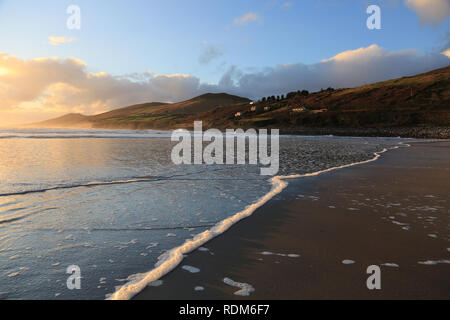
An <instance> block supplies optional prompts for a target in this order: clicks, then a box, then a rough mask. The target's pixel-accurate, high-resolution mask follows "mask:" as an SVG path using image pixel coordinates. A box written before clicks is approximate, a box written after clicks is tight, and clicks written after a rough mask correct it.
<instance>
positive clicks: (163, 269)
mask: <svg viewBox="0 0 450 320" xmlns="http://www.w3.org/2000/svg"><path fill="white" fill-rule="evenodd" d="M403 146H406V147H408V146H409V145H406V144H403ZM398 148H399V147H398V146H396V147H393V148H392V149H398ZM387 151H388V149H386V148H385V149H383V150H382V151H379V152H375V153H374V155H375V157H374V158H372V159H369V160H365V161H361V162H355V163H350V164H346V165H342V166H338V167H332V168H328V169H325V170H321V171H316V172H312V173H307V174H296V175H289V176H275V177H273V178H271V179H270V182H271V184H272V188H271V190H270V191H269V192H268V193H267V194H266V195H264V196H262V197H261V198H260V199H259V200H258V201H256V202H255V203H253V204H251V205H249V206H247V207H246V208H245V209H244V210H242V211H240V212H238V213H236V214H235V215H233V216H231V217H229V218H226V219H224V220H222V221H221V222H219V223H217V224H216V225H215V226H214V227H212V228H211V229H209V230H207V231H204V232H203V233H200V234H198V235H196V236H195V237H194V238H192V239H188V240H186V241H185V242H184V244H182V245H181V246H179V247H176V248H173V249H171V250H170V251H167V252H165V253H164V254H162V255H161V256H160V257H159V258H158V262H157V263H156V265H155V268H154V269H152V270H150V271H149V272H147V273H143V274H138V275H135V276H133V277H132V279H133V280H131V281H130V282H128V283H127V284H125V285H123V286H121V287H118V289H117V290H116V291H115V292H114V293H113V294H108V295H107V299H108V300H129V299H131V298H133V297H134V296H135V295H136V294H138V293H139V292H141V291H142V290H143V289H144V288H146V287H147V285H148V284H149V283H152V282H154V281H157V280H159V279H160V278H162V277H163V276H165V275H166V274H168V273H169V272H170V271H172V270H173V269H175V268H176V267H177V266H178V265H179V264H180V263H181V262H182V261H183V259H184V257H185V255H186V254H188V253H191V252H192V251H194V250H196V249H197V248H199V247H201V246H203V245H205V244H206V243H207V242H209V241H211V240H212V239H214V238H215V237H217V236H219V235H221V234H222V233H224V232H226V231H227V230H228V229H230V228H231V226H233V225H234V224H236V223H237V222H239V221H241V220H242V219H245V218H247V217H249V216H251V215H252V214H253V212H255V210H256V209H258V208H260V207H262V206H263V205H264V204H265V203H267V202H268V201H269V200H270V199H272V198H273V197H275V196H276V195H278V194H279V193H281V192H282V191H283V190H284V189H285V188H286V187H287V186H288V182H287V181H286V180H289V179H298V178H304V177H313V176H318V175H320V174H322V173H326V172H331V171H334V170H337V169H343V168H348V167H352V166H355V165H360V164H366V163H370V162H373V161H376V160H378V159H379V158H380V157H381V154H382V153H385V152H387Z"/></svg>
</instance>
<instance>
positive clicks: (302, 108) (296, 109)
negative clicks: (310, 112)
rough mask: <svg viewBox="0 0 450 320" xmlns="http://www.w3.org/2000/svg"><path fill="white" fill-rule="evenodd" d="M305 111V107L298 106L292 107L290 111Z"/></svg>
mask: <svg viewBox="0 0 450 320" xmlns="http://www.w3.org/2000/svg"><path fill="white" fill-rule="evenodd" d="M305 111H306V108H305V107H299V108H294V109H292V112H294V113H301V112H305Z"/></svg>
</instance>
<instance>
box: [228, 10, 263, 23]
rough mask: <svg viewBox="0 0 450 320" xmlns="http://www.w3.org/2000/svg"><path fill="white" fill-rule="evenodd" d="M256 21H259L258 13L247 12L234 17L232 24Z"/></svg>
mask: <svg viewBox="0 0 450 320" xmlns="http://www.w3.org/2000/svg"><path fill="white" fill-rule="evenodd" d="M257 21H261V18H260V16H259V14H257V13H255V12H249V13H246V14H244V15H243V16H242V17H239V18H236V19H234V24H236V25H241V26H243V25H247V24H249V23H250V22H257Z"/></svg>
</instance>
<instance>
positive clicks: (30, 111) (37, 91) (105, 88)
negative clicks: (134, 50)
mask: <svg viewBox="0 0 450 320" xmlns="http://www.w3.org/2000/svg"><path fill="white" fill-rule="evenodd" d="M0 70H3V71H2V72H1V74H0V101H1V103H0V121H1V122H7V120H8V122H16V123H17V122H26V121H36V120H41V119H46V118H49V117H51V116H56V115H61V114H65V113H69V112H79V113H85V114H95V113H99V112H103V111H107V110H110V109H113V108H118V107H122V106H127V105H131V104H135V103H142V102H148V101H180V100H184V99H186V98H188V97H192V96H193V95H197V94H198V90H199V87H200V80H199V79H198V78H196V77H192V76H189V75H182V74H175V75H158V74H152V73H148V72H144V73H141V74H139V75H138V77H139V80H135V79H132V78H131V77H121V76H113V75H110V74H108V73H105V72H100V73H90V72H89V71H88V70H87V66H86V64H85V63H84V62H82V61H80V60H77V59H74V58H69V59H64V60H62V59H58V58H40V59H31V60H22V59H20V58H18V57H15V56H11V55H7V54H4V53H1V52H0ZM13 116H14V117H13Z"/></svg>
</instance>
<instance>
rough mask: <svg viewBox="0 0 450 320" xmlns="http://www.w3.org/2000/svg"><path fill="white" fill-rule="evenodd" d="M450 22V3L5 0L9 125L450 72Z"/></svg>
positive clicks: (0, 101)
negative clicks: (377, 24)
mask: <svg viewBox="0 0 450 320" xmlns="http://www.w3.org/2000/svg"><path fill="white" fill-rule="evenodd" d="M71 5H75V6H77V7H78V8H79V9H80V16H79V17H80V19H79V20H70V21H71V22H73V21H79V22H80V25H79V26H80V28H79V29H77V28H75V29H69V28H68V25H67V20H68V19H69V18H71V17H72V13H73V12H71V13H67V9H68V7H69V6H71ZM370 5H377V6H379V8H380V10H381V11H380V12H381V29H373V30H370V29H369V28H368V27H367V23H366V21H367V19H368V18H369V17H370V16H371V14H368V13H367V12H366V10H367V8H368V7H369V6H370ZM449 16H450V0H308V1H305V0H291V1H277V0H245V1H242V0H241V1H238V0H190V1H186V0H164V1H162V0H161V1H156V0H131V1H130V0H129V1H125V0H95V1H93V0H71V1H63V0H60V1H54V0H40V1H33V0H0V125H3V126H5V125H13V124H16V123H26V122H29V121H37V120H44V119H48V118H51V117H54V116H60V115H63V114H66V113H70V112H77V113H84V114H96V113H99V112H103V111H107V110H111V109H113V108H118V107H123V106H127V105H131V104H136V103H142V102H149V101H164V102H176V101H182V100H185V99H189V98H192V97H194V96H196V95H199V94H202V93H206V92H227V93H230V94H237V95H241V96H245V97H249V98H252V99H258V98H261V97H263V96H267V95H275V94H283V93H287V92H289V91H293V90H299V89H308V90H312V91H314V90H319V89H320V88H325V87H329V86H332V87H335V88H343V87H353V86H358V85H362V84H365V83H371V82H376V81H382V80H387V79H390V78H395V77H401V76H407V75H414V74H417V73H421V72H425V71H429V70H432V69H435V68H439V67H444V66H447V65H449V61H450V19H449Z"/></svg>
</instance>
